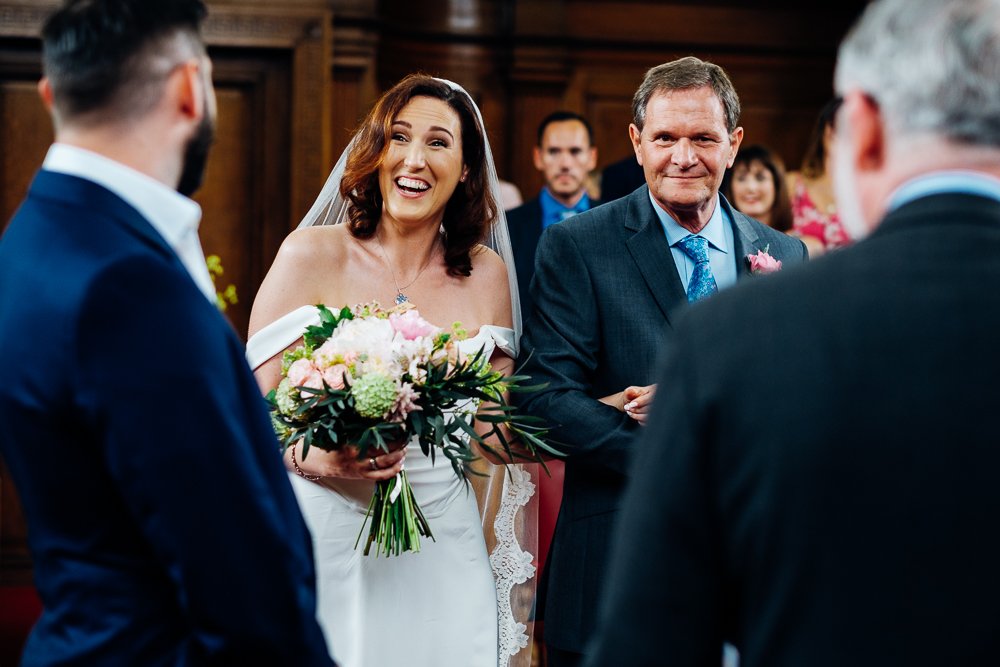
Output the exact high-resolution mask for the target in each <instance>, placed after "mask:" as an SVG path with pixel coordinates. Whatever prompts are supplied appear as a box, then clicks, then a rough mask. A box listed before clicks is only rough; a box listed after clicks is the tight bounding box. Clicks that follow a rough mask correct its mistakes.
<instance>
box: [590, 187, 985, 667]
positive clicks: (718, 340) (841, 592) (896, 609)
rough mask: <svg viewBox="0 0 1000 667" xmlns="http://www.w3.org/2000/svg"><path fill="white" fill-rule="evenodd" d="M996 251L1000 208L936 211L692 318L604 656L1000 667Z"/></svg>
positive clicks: (974, 205) (915, 205)
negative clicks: (995, 528) (725, 650)
mask: <svg viewBox="0 0 1000 667" xmlns="http://www.w3.org/2000/svg"><path fill="white" fill-rule="evenodd" d="M998 255H1000V203H998V202H996V201H995V200H991V199H987V198H982V197H975V196H970V195H954V194H953V195H936V196H931V197H925V198H923V199H919V200H916V201H913V202H911V203H909V204H906V205H904V206H903V207H901V208H900V209H898V210H896V211H893V212H892V213H890V214H889V215H888V216H887V217H886V219H885V220H884V221H883V222H882V224H881V225H880V226H879V228H878V229H877V230H876V231H875V232H874V233H873V234H872V236H871V237H870V238H868V239H866V240H864V241H861V242H860V243H858V244H856V245H855V246H852V247H849V248H846V249H843V250H838V251H836V252H834V253H830V254H829V255H826V256H824V257H821V258H819V259H817V260H815V261H813V262H810V263H809V264H808V265H806V266H802V267H792V268H791V269H789V270H787V271H786V270H784V269H783V270H782V271H781V272H779V273H778V274H776V275H771V276H759V277H756V278H754V279H753V280H748V281H745V283H744V284H743V285H742V286H740V287H737V288H736V289H733V290H731V291H728V292H725V293H722V294H720V295H718V297H716V298H713V299H711V300H709V301H707V302H705V303H704V304H699V305H697V306H696V307H694V308H691V309H690V310H688V311H687V313H686V314H685V315H684V316H683V317H681V318H680V319H679V321H678V323H677V326H676V329H675V344H676V347H675V350H676V352H675V353H674V354H671V355H670V357H669V359H668V361H667V362H666V364H665V367H664V369H663V370H662V371H661V374H660V375H661V378H663V381H664V384H662V385H661V387H662V389H661V392H660V393H658V394H657V399H656V404H655V406H654V411H653V419H652V422H651V424H650V426H649V429H648V430H647V431H646V433H645V435H644V438H643V442H644V444H645V445H646V446H644V447H641V448H640V451H641V452H642V453H641V455H640V456H639V458H638V460H637V461H636V468H635V470H636V475H635V478H634V479H635V482H634V486H633V487H631V488H630V490H629V493H628V496H627V498H626V500H625V503H624V509H623V512H622V515H623V516H622V525H621V531H620V533H619V534H620V536H621V538H622V539H621V540H619V545H620V547H619V549H618V551H617V553H616V556H615V565H614V567H613V570H612V574H611V576H610V578H609V586H608V588H607V591H608V594H609V596H608V601H607V608H606V611H605V619H607V620H609V621H610V619H614V620H613V622H608V623H606V624H605V625H604V626H603V627H602V633H601V635H602V636H601V637H600V640H599V641H598V643H597V644H598V648H597V651H596V654H595V655H594V662H593V664H606V662H605V661H606V660H611V659H613V660H614V661H621V662H622V663H623V664H658V663H660V662H663V663H666V662H670V663H671V664H678V665H697V664H708V662H709V661H710V660H711V659H713V658H714V659H716V660H717V656H718V651H719V648H720V645H721V641H722V640H723V638H727V637H728V638H730V639H732V640H734V641H735V642H736V643H737V644H738V645H739V648H740V651H741V664H743V665H747V666H748V667H757V666H758V665H801V664H810V665H817V666H819V667H832V666H834V665H844V664H851V665H862V666H867V665H871V666H873V667H874V666H875V665H884V664H908V665H927V666H929V665H939V664H970V665H971V664H987V663H991V662H992V661H993V660H995V657H996V654H997V651H998V650H1000V643H998V641H997V637H998V636H1000V623H998V622H997V616H996V614H995V610H994V609H993V603H992V601H993V600H995V599H996V597H997V596H998V595H1000V580H998V579H997V577H995V576H993V573H994V572H995V563H996V562H997V559H1000V539H998V538H997V537H996V536H995V535H993V534H992V533H990V532H989V531H987V533H989V534H987V533H984V532H983V526H985V525H989V523H990V521H991V520H992V519H991V517H994V516H996V514H997V513H998V512H1000V492H998V490H997V487H996V485H995V484H994V481H993V479H992V472H989V471H995V470H996V469H997V468H998V467H1000V452H998V450H997V448H996V447H995V443H996V441H997V437H998V430H997V426H996V420H995V418H994V414H995V409H994V406H993V403H995V400H994V397H995V393H996V392H995V388H996V377H997V376H998V375H1000V356H998V355H997V354H996V353H995V349H996V342H995V340H996V331H997V330H998V328H1000V293H997V292H996V290H983V289H982V288H983V286H984V285H994V284H997V283H998V282H1000V264H998V263H997V262H996V259H995V258H996V257H997V256H998ZM706 352H710V353H706ZM667 378H669V379H671V380H676V379H677V378H681V381H680V382H677V383H675V384H666V380H667ZM957 387H960V388H961V390H960V391H957V390H956V388H957ZM904 473H905V474H904ZM817 527H821V529H817ZM636 535H646V536H649V537H650V539H649V540H639V539H636V538H635V536H636ZM650 552H654V553H657V554H658V558H657V559H649V558H648V555H649V553H650ZM873 554H877V557H876V556H873ZM857 600H865V604H862V605H858V604H857ZM652 601H655V605H656V608H658V609H662V610H663V613H662V614H654V615H645V616H644V614H643V613H642V610H648V609H650V608H652V607H650V606H649V605H650V604H652V603H653V602H652ZM944 610H947V611H944ZM899 637H923V638H927V639H926V640H925V641H920V642H916V643H909V642H900V641H899V639H898V638H899ZM817 646H823V647H825V648H824V650H823V651H822V652H819V653H817V651H816V647H817Z"/></svg>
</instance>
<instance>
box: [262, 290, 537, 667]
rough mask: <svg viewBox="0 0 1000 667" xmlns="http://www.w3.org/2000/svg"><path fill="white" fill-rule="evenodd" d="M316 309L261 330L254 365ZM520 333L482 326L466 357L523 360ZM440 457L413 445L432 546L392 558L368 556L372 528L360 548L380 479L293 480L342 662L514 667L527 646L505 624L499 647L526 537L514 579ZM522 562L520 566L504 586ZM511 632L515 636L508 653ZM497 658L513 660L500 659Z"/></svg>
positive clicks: (527, 558) (464, 346) (332, 645)
mask: <svg viewBox="0 0 1000 667" xmlns="http://www.w3.org/2000/svg"><path fill="white" fill-rule="evenodd" d="M315 313H316V311H315V308H312V307H304V308H300V309H299V310H296V311H293V312H292V313H289V314H288V315H286V316H284V317H283V318H281V319H279V320H278V321H277V322H275V323H273V324H271V325H269V326H268V327H266V328H265V329H263V330H261V332H260V333H259V334H258V335H255V336H254V337H253V338H252V339H251V340H250V342H249V343H248V345H247V356H248V359H249V360H250V363H251V366H252V367H256V366H257V365H259V364H260V363H263V362H264V361H266V360H267V359H269V358H270V357H272V356H273V355H274V354H276V353H277V352H279V351H280V350H283V349H284V348H285V347H287V346H288V345H289V344H291V343H292V342H293V341H295V340H296V339H297V338H299V337H300V336H301V333H302V331H303V330H304V328H305V326H306V325H309V324H317V323H318V322H319V318H318V315H316V314H315ZM513 338H514V332H513V331H512V330H510V329H506V328H502V327H495V326H483V327H482V328H481V329H480V331H479V333H478V334H477V335H476V336H474V337H472V338H469V339H466V340H464V341H461V343H460V347H461V350H462V352H463V353H465V354H473V353H475V352H476V351H478V350H479V349H480V348H484V353H485V354H486V356H487V358H489V357H490V355H491V354H492V353H493V351H494V350H495V349H496V348H498V347H499V348H500V349H501V350H504V351H505V352H507V353H508V354H510V355H511V356H514V355H515V353H514V340H513ZM435 461H436V465H432V464H431V459H430V457H427V456H424V454H423V452H422V451H421V450H420V446H419V444H417V443H416V442H411V443H410V444H409V445H408V451H407V456H406V463H405V465H406V474H407V477H408V478H409V481H410V484H411V485H412V486H413V494H414V497H415V498H416V499H417V501H418V502H419V504H420V507H421V508H422V509H423V512H424V516H426V517H427V522H428V524H429V525H430V528H431V532H432V533H433V535H434V540H433V541H432V540H431V539H430V538H425V537H422V538H421V540H420V552H419V553H404V554H402V555H400V556H393V557H391V558H386V557H384V556H383V557H376V556H375V552H374V551H372V552H371V555H369V556H364V555H363V551H362V548H361V547H362V546H363V544H364V539H365V537H366V536H367V528H366V529H365V532H364V534H363V535H362V540H361V543H360V544H359V548H355V546H354V545H355V541H356V540H357V539H358V534H359V532H360V531H361V526H362V522H363V521H364V517H365V513H366V512H367V510H368V503H369V501H370V500H371V497H372V492H373V489H374V483H372V482H370V481H367V480H354V479H337V478H324V479H322V480H320V481H319V482H310V481H307V480H305V479H303V478H301V477H298V476H296V475H290V479H291V482H292V486H293V488H294V490H295V495H296V497H297V498H298V501H299V506H300V508H301V510H302V514H303V516H304V517H305V520H306V524H307V525H308V527H309V530H310V532H311V534H312V538H313V551H314V556H315V564H316V580H317V606H318V617H319V620H320V625H321V626H322V628H323V632H324V633H325V635H326V640H327V645H328V646H329V649H330V652H331V654H332V656H333V658H334V659H335V660H336V661H337V663H338V664H339V665H340V666H341V667H402V666H404V665H406V666H415V667H443V666H448V665H454V666H455V667H496V666H497V665H498V663H499V664H501V665H507V659H508V657H509V656H508V653H509V652H516V651H517V649H519V648H521V647H520V646H519V645H516V644H520V643H521V638H520V632H522V631H523V626H520V625H518V624H517V623H516V622H514V621H513V618H504V619H502V620H503V622H502V623H501V624H500V627H502V628H503V633H502V634H504V641H502V642H500V644H501V645H502V644H508V646H507V647H503V646H501V648H499V649H498V641H499V637H498V611H497V609H498V604H497V600H498V590H499V591H500V595H501V596H504V595H509V591H510V587H511V585H512V584H513V585H516V584H518V583H521V582H523V581H524V580H525V579H526V578H528V577H531V576H532V575H533V574H534V567H533V565H531V555H530V554H527V553H525V552H519V549H517V548H516V541H515V545H514V546H515V549H514V552H512V553H510V552H509V553H507V554H500V555H499V556H498V553H497V552H496V550H495V553H494V557H495V560H497V561H498V562H497V563H495V564H494V566H497V565H499V566H500V567H502V568H506V569H507V570H508V572H507V573H496V572H494V568H491V562H490V555H489V554H488V553H487V548H486V543H485V540H484V536H483V528H482V524H481V519H480V515H479V508H478V506H477V502H476V495H475V494H474V493H473V492H472V490H471V489H470V488H469V487H467V486H466V484H465V483H464V482H462V480H460V479H458V478H457V476H456V475H455V473H454V471H453V470H452V467H451V464H450V462H449V461H448V460H447V459H446V458H445V457H444V456H438V457H436V460H435ZM514 468H518V469H520V468H521V467H520V466H514ZM513 477H514V478H517V475H516V474H515V475H514V476H513ZM515 481H516V480H515ZM521 482H523V483H524V485H526V486H522V488H521V490H520V491H519V492H515V494H514V495H520V496H521V498H519V499H516V500H515V502H514V503H513V504H514V505H515V506H514V507H513V508H512V509H511V508H508V509H507V512H506V513H507V514H509V515H512V514H513V513H514V512H515V511H516V510H517V507H516V505H517V504H518V503H519V504H525V503H526V502H527V497H525V495H527V496H529V497H530V495H531V493H532V492H533V486H532V485H531V483H530V481H529V480H527V478H526V476H525V478H524V479H521ZM507 491H508V490H507V489H506V483H505V494H506V493H507ZM501 513H503V510H502V512H501ZM507 546H508V547H509V546H510V545H509V544H508V545H507ZM499 561H504V562H505V564H501V563H500V562H499ZM512 562H513V563H514V568H513V569H514V570H519V571H518V572H516V573H514V575H513V578H514V580H513V581H512V582H511V581H507V582H506V583H504V582H503V581H501V580H502V579H504V577H508V576H509V575H510V574H511V573H510V570H511V565H510V564H511V563H512ZM498 574H499V575H500V576H499V578H497V575H498ZM506 602H507V605H506V606H504V604H501V605H500V607H501V609H502V610H504V611H505V612H507V613H502V614H501V615H502V616H507V615H508V614H509V609H510V607H509V600H507V601H506ZM512 630H513V632H512ZM512 634H514V635H517V636H516V637H515V638H514V642H515V645H514V646H513V647H510V646H509V645H510V643H511V635H512ZM523 641H524V642H526V636H525V637H524V638H523ZM498 651H499V652H500V654H501V655H502V656H503V657H502V658H501V659H499V660H498Z"/></svg>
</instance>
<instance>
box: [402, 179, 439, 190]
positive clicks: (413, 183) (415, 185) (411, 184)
mask: <svg viewBox="0 0 1000 667" xmlns="http://www.w3.org/2000/svg"><path fill="white" fill-rule="evenodd" d="M396 184H397V185H399V186H400V187H404V188H408V189H410V190H421V191H423V190H427V189H429V188H430V187H431V186H429V185H428V184H427V183H424V182H423V181H418V180H416V179H413V178H406V177H405V176H400V177H399V178H397V179H396Z"/></svg>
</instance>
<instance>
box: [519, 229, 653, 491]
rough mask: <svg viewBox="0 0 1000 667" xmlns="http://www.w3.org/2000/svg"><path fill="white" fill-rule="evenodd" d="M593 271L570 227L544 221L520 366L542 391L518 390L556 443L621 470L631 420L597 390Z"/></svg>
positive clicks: (625, 466)
mask: <svg viewBox="0 0 1000 667" xmlns="http://www.w3.org/2000/svg"><path fill="white" fill-rule="evenodd" d="M593 280H594V276H592V275H590V273H589V271H588V267H587V265H586V262H585V261H584V259H583V256H582V255H581V252H580V249H579V247H578V246H577V243H576V239H575V238H574V237H573V236H572V235H571V234H570V233H569V229H568V228H567V227H562V226H560V225H554V226H552V227H549V228H548V229H547V230H546V231H545V233H543V234H542V238H541V240H540V241H539V243H538V252H537V255H536V259H535V277H534V279H533V281H532V284H531V291H532V296H533V298H534V302H535V311H534V314H533V316H532V317H531V318H530V320H529V322H528V328H526V329H525V335H524V339H523V341H522V346H521V349H522V352H521V361H522V364H524V368H523V369H521V371H520V372H522V373H524V374H526V375H529V376H531V379H532V382H531V384H540V383H547V386H546V387H545V388H544V389H542V390H541V391H538V392H534V393H530V394H515V395H514V398H515V399H516V400H517V401H518V403H520V404H521V405H522V406H523V407H524V409H525V410H526V411H528V412H529V413H531V414H534V415H537V416H539V417H542V418H545V419H546V420H548V421H549V422H550V424H552V425H553V427H554V428H553V430H552V434H551V437H552V439H553V440H554V441H555V443H554V444H555V446H556V448H557V449H559V450H560V451H561V452H564V453H565V454H567V455H568V456H570V457H586V458H588V459H592V460H594V461H595V462H599V463H601V464H602V465H605V466H607V467H609V468H611V469H613V470H617V471H618V472H621V473H622V474H625V473H626V472H627V471H628V467H629V451H630V447H629V443H630V442H631V440H632V438H633V436H634V434H635V432H636V430H637V429H638V428H639V426H638V424H637V423H636V422H635V420H633V419H631V418H630V417H628V416H626V415H625V414H624V413H622V412H621V411H619V410H617V409H615V408H613V407H611V406H609V405H605V404H604V403H601V402H600V401H599V400H598V399H597V398H595V397H594V384H595V382H594V380H595V374H596V373H597V372H599V371H598V365H599V355H600V352H601V346H602V345H603V344H604V341H602V340H601V332H600V322H599V321H598V312H597V303H596V299H597V296H596V293H595V289H594V285H593Z"/></svg>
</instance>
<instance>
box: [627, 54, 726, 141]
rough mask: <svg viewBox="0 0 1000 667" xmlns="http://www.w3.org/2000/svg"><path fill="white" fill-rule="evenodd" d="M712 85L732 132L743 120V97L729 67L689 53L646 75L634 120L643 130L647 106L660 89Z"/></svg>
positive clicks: (636, 98) (634, 102)
mask: <svg viewBox="0 0 1000 667" xmlns="http://www.w3.org/2000/svg"><path fill="white" fill-rule="evenodd" d="M702 86H711V87H712V90H713V91H715V94H716V96H717V97H718V98H719V101H720V102H722V110H723V111H724V112H725V116H726V128H727V129H728V130H729V133H730V134H732V133H733V130H735V129H736V126H737V124H739V122H740V98H739V96H738V95H737V94H736V89H735V88H733V82H732V81H730V80H729V76H728V75H727V74H726V71H725V70H724V69H722V68H721V67H719V66H718V65H716V64H715V63H710V62H705V61H704V60H701V59H700V58H695V57H694V56H688V57H686V58H681V59H680V60H673V61H671V62H669V63H663V64H662V65H657V66H656V67H653V68H651V69H650V70H649V71H648V72H646V76H645V77H644V78H643V80H642V84H641V85H640V86H639V90H637V91H635V96H634V97H633V98H632V122H633V123H635V126H636V127H637V128H639V131H640V132H641V131H642V127H643V125H644V124H645V122H646V106H648V105H649V100H650V98H652V97H653V95H655V94H656V93H659V92H663V91H667V90H687V89H691V88H701V87H702Z"/></svg>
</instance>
